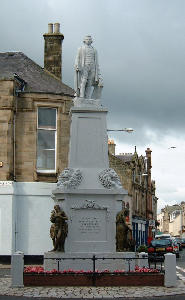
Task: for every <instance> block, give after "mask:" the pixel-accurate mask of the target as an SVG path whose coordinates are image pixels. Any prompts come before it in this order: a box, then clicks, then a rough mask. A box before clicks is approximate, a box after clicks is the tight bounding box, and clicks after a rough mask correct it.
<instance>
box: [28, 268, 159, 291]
mask: <svg viewBox="0 0 185 300" xmlns="http://www.w3.org/2000/svg"><path fill="white" fill-rule="evenodd" d="M24 285H25V286H92V285H94V286H154V285H155V286H163V285H164V274H162V273H160V272H159V271H158V270H156V269H149V268H139V267H137V266H136V268H135V271H133V272H124V270H115V271H114V272H110V271H109V270H104V271H98V270H97V271H96V272H94V273H93V272H92V271H83V270H79V271H74V270H71V269H69V270H64V271H57V270H55V269H54V270H51V271H46V272H44V269H43V268H42V267H34V268H33V267H27V268H25V270H24Z"/></svg>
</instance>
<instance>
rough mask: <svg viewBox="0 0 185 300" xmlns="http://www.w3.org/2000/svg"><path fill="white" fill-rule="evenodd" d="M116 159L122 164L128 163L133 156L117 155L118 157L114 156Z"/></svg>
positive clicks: (129, 154)
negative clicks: (122, 162)
mask: <svg viewBox="0 0 185 300" xmlns="http://www.w3.org/2000/svg"><path fill="white" fill-rule="evenodd" d="M116 157H117V158H119V159H121V160H122V161H124V162H130V161H132V158H133V154H132V153H125V154H119V155H116Z"/></svg>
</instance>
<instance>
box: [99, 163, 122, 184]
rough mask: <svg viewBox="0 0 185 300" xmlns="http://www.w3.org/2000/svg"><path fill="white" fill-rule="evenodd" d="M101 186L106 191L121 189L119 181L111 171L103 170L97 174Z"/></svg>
mask: <svg viewBox="0 0 185 300" xmlns="http://www.w3.org/2000/svg"><path fill="white" fill-rule="evenodd" d="M99 180H100V182H101V184H102V185H103V186H104V187H105V188H107V189H121V188H122V185H121V182H120V179H119V177H118V175H117V174H116V172H115V171H114V170H113V169H110V168H109V169H105V170H103V171H102V172H101V173H100V174H99Z"/></svg>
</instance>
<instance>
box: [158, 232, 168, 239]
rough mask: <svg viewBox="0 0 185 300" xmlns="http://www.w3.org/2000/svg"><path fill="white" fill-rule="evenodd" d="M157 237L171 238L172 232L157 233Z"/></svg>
mask: <svg viewBox="0 0 185 300" xmlns="http://www.w3.org/2000/svg"><path fill="white" fill-rule="evenodd" d="M155 239H171V234H169V233H161V234H156V236H155Z"/></svg>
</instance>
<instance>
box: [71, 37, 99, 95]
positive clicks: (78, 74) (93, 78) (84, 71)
mask: <svg viewBox="0 0 185 300" xmlns="http://www.w3.org/2000/svg"><path fill="white" fill-rule="evenodd" d="M83 42H84V45H83V46H81V47H80V48H79V49H78V52H77V56H76V60H75V92H76V96H77V97H80V98H85V99H100V97H101V92H102V88H103V79H102V78H101V76H100V71H99V65H98V54H97V51H96V49H95V48H93V47H92V46H91V44H92V42H93V41H92V38H91V36H90V35H87V36H86V37H85V38H84V41H83ZM92 86H93V87H94V90H93V93H92V95H91V88H92Z"/></svg>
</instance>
